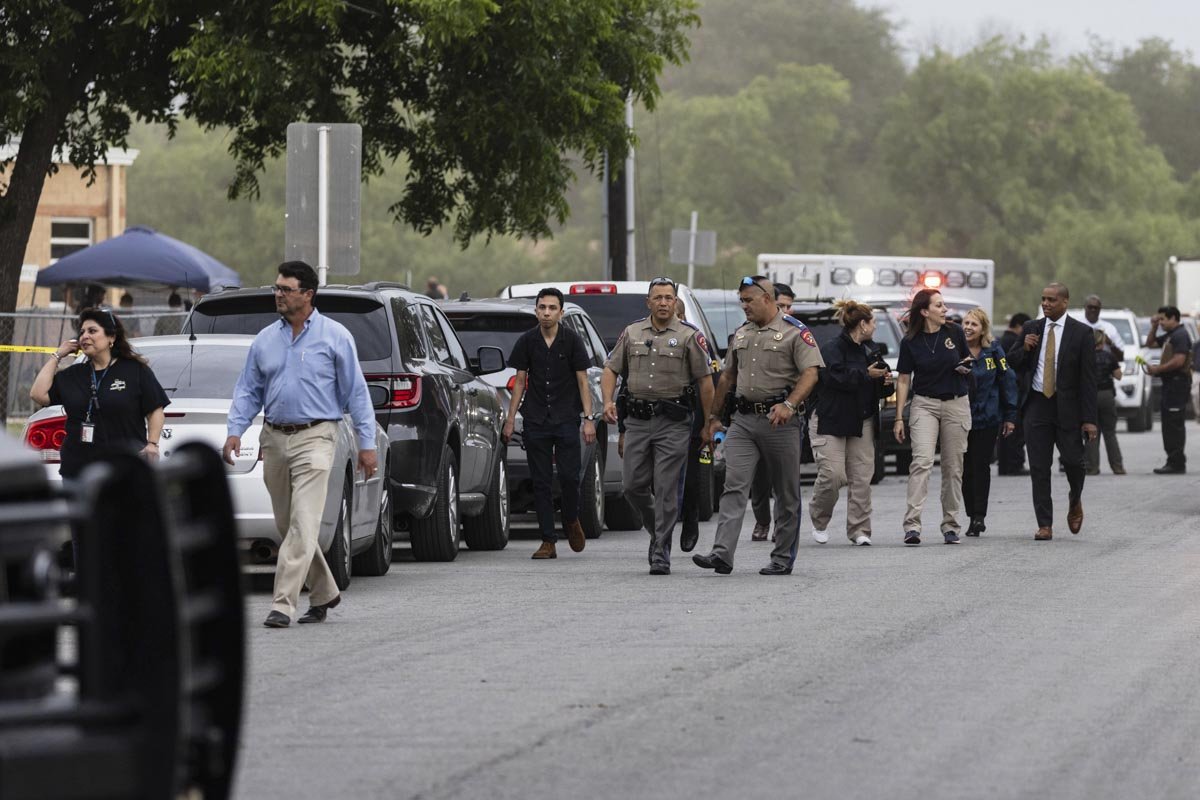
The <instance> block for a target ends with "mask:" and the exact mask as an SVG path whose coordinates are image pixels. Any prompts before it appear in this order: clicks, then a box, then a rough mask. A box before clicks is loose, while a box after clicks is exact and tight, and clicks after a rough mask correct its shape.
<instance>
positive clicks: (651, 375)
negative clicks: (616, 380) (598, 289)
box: [605, 317, 712, 400]
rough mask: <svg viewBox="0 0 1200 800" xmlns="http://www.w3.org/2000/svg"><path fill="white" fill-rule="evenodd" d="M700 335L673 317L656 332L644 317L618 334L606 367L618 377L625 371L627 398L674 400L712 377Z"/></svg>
mask: <svg viewBox="0 0 1200 800" xmlns="http://www.w3.org/2000/svg"><path fill="white" fill-rule="evenodd" d="M700 335H701V334H700V332H699V331H697V330H696V329H695V328H693V327H691V326H689V325H684V324H683V323H682V322H680V321H679V320H677V319H675V318H674V317H672V318H671V321H670V323H669V324H668V325H667V327H666V328H665V329H663V330H661V331H660V330H656V329H655V327H654V325H653V323H651V322H650V318H649V317H647V318H646V319H642V320H638V321H637V322H635V323H633V324H632V325H630V326H628V327H627V328H625V330H623V331H621V338H619V339H618V340H617V345H616V347H614V348H613V351H612V353H610V354H609V356H608V361H607V363H606V364H605V366H606V367H608V368H609V369H611V370H612V371H613V372H615V373H617V374H618V375H621V374H623V373H625V372H626V370H628V377H627V378H626V380H627V381H628V386H629V396H630V397H633V398H634V399H636V400H674V399H676V398H678V397H680V396H681V395H682V394H683V391H684V390H685V389H686V388H687V387H689V386H691V385H692V383H693V382H694V381H696V380H699V379H700V378H703V377H704V376H706V375H711V374H712V365H711V364H710V363H709V361H708V353H707V352H706V351H705V349H704V345H703V344H702V343H701V340H700V339H699V338H697V337H699V336H700Z"/></svg>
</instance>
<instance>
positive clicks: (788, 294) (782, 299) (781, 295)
mask: <svg viewBox="0 0 1200 800" xmlns="http://www.w3.org/2000/svg"><path fill="white" fill-rule="evenodd" d="M794 302H796V293H795V292H793V291H792V287H791V286H788V285H787V284H786V283H777V284H775V307H776V308H778V309H779V310H780V311H781V312H783V313H784V314H791V313H792V303H794Z"/></svg>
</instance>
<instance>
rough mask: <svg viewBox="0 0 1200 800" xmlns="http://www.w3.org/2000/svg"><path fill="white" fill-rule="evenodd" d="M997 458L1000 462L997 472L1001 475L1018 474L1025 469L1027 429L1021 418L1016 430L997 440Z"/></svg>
mask: <svg viewBox="0 0 1200 800" xmlns="http://www.w3.org/2000/svg"><path fill="white" fill-rule="evenodd" d="M996 460H997V461H998V462H999V467H998V468H997V472H999V473H1000V474H1001V475H1016V474H1017V473H1018V472H1020V471H1021V470H1023V469H1025V431H1024V426H1022V424H1021V420H1020V419H1018V420H1017V428H1016V430H1014V431H1013V432H1012V433H1011V434H1009V435H1008V436H1005V437H1003V438H1002V439H999V440H997V442H996Z"/></svg>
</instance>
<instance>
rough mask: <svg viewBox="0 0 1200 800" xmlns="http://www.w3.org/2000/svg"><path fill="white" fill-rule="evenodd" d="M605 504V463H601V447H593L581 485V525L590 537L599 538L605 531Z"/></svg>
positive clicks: (585, 466) (584, 533)
mask: <svg viewBox="0 0 1200 800" xmlns="http://www.w3.org/2000/svg"><path fill="white" fill-rule="evenodd" d="M604 505H605V503H604V465H603V464H601V463H600V448H599V447H593V448H592V457H591V458H590V459H589V460H588V463H587V464H585V465H584V468H583V481H582V483H581V484H580V487H579V525H580V527H582V528H583V535H584V536H586V537H587V538H589V539H599V538H600V534H602V533H604Z"/></svg>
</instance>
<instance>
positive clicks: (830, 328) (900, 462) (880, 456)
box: [792, 300, 912, 483]
mask: <svg viewBox="0 0 1200 800" xmlns="http://www.w3.org/2000/svg"><path fill="white" fill-rule="evenodd" d="M874 308H875V343H876V344H879V345H883V346H885V347H886V348H887V349H886V351H885V353H884V358H885V359H886V360H887V362H888V364H889V365H890V366H891V367H892V370H893V371H895V369H896V359H897V358H898V357H899V356H900V338H901V336H902V335H903V334H902V332H901V331H900V326H899V324H898V323H897V322H896V320H895V319H893V318H892V315H891V314H889V313H888V310H887V309H886V308H885V307H883V306H875V307H874ZM792 316H793V317H795V318H796V319H798V320H800V321H801V322H803V323H804V324H805V325H807V326H808V329H809V330H811V331H812V332H813V336H814V337H816V340H817V344H818V345H819V346H821V347H824V346H825V343H826V342H828V341H830V340H832V339H834V338H835V337H837V336H838V335H839V334H841V332H842V323H840V322H838V321H837V318H836V317H835V316H834V308H833V303H832V301H829V300H797V301H795V302H794V303H792ZM820 390H821V386H820V384H817V391H818V392H819V391H820ZM895 422H896V398H895V395H893V396H892V397H891V398H889V399H888V400H885V401H884V403H883V408H882V410H881V411H880V415H879V427H880V432H879V436H878V437H877V438H876V439H875V475H874V477H873V478H872V479H871V482H872V483H878V482H879V481H881V480H882V479H883V475H884V458H885V456H887V455H889V454H891V455H895V457H896V468H897V472H898V473H899V474H905V473H907V472H908V465H909V463H910V462H911V461H912V449H911V447H910V445H909V443H908V442H907V441H905V442H904V443H903V444H901V443H900V442H897V441H896V437H895V435H894V434H893V432H892V427H893V426H894V425H895ZM812 460H813V456H812V449H811V448H810V446H809V443H808V437H807V436H805V437H804V449H803V452H802V454H801V457H800V461H801V463H811V462H812Z"/></svg>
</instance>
